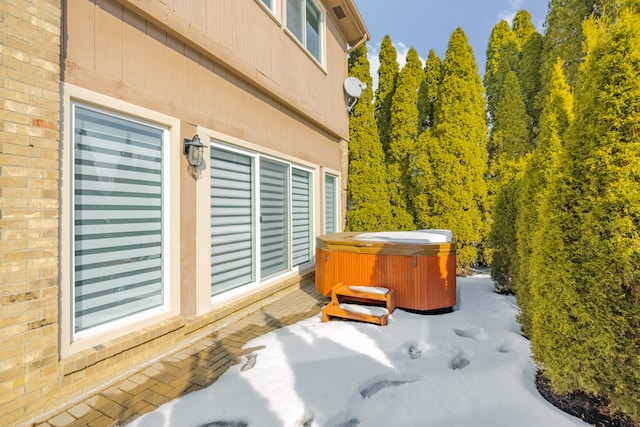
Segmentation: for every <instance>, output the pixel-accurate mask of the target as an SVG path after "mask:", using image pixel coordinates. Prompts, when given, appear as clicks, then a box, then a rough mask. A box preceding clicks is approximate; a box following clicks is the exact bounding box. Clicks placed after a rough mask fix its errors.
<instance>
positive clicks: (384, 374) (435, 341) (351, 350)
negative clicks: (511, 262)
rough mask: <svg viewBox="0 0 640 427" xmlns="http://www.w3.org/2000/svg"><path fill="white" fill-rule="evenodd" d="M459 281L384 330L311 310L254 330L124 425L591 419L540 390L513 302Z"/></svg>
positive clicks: (399, 314) (420, 426) (496, 424)
mask: <svg viewBox="0 0 640 427" xmlns="http://www.w3.org/2000/svg"><path fill="white" fill-rule="evenodd" d="M457 280H458V289H459V301H458V303H459V307H458V310H457V311H454V312H453V313H448V314H440V315H419V314H413V313H408V312H405V311H402V310H400V309H398V310H396V311H394V313H393V314H392V315H391V317H390V318H389V324H388V326H384V327H379V326H375V325H370V324H364V323H357V322H348V321H335V320H334V321H331V322H328V323H322V322H321V321H320V315H317V316H315V317H313V318H310V319H307V320H304V321H301V322H298V323H296V324H294V325H292V326H289V327H285V328H282V329H279V330H276V331H274V332H271V333H269V334H266V335H264V336H261V337H259V338H256V339H254V340H252V341H250V342H249V343H247V345H246V346H245V348H255V350H254V351H253V352H251V353H249V355H248V356H246V360H244V361H243V363H240V364H239V365H236V366H233V367H231V368H230V369H229V370H228V371H227V372H226V373H225V374H224V375H222V377H220V379H219V380H218V381H217V382H215V383H214V384H213V385H211V386H210V387H208V388H206V389H203V390H200V391H198V392H194V393H191V394H188V395H187V396H184V397H182V398H179V399H176V400H173V401H171V402H169V403H167V404H165V405H163V406H161V407H160V408H158V409H157V410H156V411H154V412H151V413H148V414H146V415H144V416H142V417H140V418H138V419H136V420H134V421H133V422H132V423H131V424H130V426H132V427H135V426H153V427H156V426H171V427H176V426H178V427H180V426H185V427H200V426H208V427H214V426H218V427H222V426H224V427H241V426H250V427H254V426H265V427H280V426H283V427H284V426H286V427H289V426H290V427H294V426H304V427H355V426H361V427H367V426H371V427H377V426H394V427H405V426H406V427H414V426H415V427H428V426H437V427H441V426H461V427H466V426H474V427H477V426H480V427H484V426H491V427H501V426H504V427H512V426H518V427H525V426H531V427H540V426H553V427H562V426H586V425H587V424H585V423H583V422H582V421H580V420H578V419H577V418H574V417H571V416H569V415H567V414H565V413H563V412H561V411H560V410H558V409H556V408H554V407H553V406H552V405H551V404H549V403H547V402H546V401H545V400H544V399H543V398H542V397H541V396H540V395H539V394H538V392H537V390H536V387H535V385H534V376H535V373H536V366H535V364H534V362H533V361H532V359H531V351H530V347H529V341H527V340H526V339H525V338H523V337H522V336H521V335H520V327H519V325H518V323H517V321H516V315H517V313H518V307H517V305H516V303H515V300H514V298H513V297H509V296H503V295H498V294H495V293H494V292H493V283H492V281H491V279H490V277H489V276H488V275H486V274H480V275H476V276H473V277H468V278H460V277H459V278H458V279H457Z"/></svg>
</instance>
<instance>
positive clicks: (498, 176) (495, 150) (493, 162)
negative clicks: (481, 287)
mask: <svg viewBox="0 0 640 427" xmlns="http://www.w3.org/2000/svg"><path fill="white" fill-rule="evenodd" d="M530 127H531V118H530V117H529V116H528V115H527V112H526V109H525V105H524V99H523V97H522V91H521V90H520V84H519V83H518V77H517V76H516V73H515V72H513V71H510V72H509V73H508V74H507V76H506V78H505V81H504V84H503V87H502V91H501V93H500V99H499V101H498V105H497V107H496V111H495V115H494V124H493V129H492V138H491V143H492V148H491V149H490V150H489V152H490V153H492V154H493V155H492V156H491V157H490V159H489V170H490V176H491V178H492V182H490V183H489V185H490V187H491V188H492V191H493V193H494V194H495V199H494V200H493V206H492V209H491V218H492V223H491V230H490V232H489V239H488V242H489V247H491V248H492V262H491V276H492V278H493V280H494V281H495V284H496V289H497V290H498V291H499V292H511V291H513V289H512V281H513V277H514V269H515V266H516V254H517V248H516V242H517V240H516V227H515V224H516V217H517V213H518V210H517V206H516V203H515V200H516V198H517V195H518V193H519V190H520V185H521V184H522V183H521V180H520V178H519V175H521V173H522V169H523V161H522V158H523V156H524V155H525V154H527V153H528V152H530V151H531V150H532V149H533V145H532V143H531V132H530Z"/></svg>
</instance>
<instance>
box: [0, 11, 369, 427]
mask: <svg viewBox="0 0 640 427" xmlns="http://www.w3.org/2000/svg"><path fill="white" fill-rule="evenodd" d="M284 3H286V1H285V0H277V4H278V7H277V8H276V9H275V12H272V11H270V10H268V9H267V7H266V6H264V4H263V3H262V1H261V0H219V1H209V0H189V1H183V0H163V1H158V0H73V1H60V0H57V1H56V0H50V1H47V0H15V1H12V2H7V1H3V2H2V5H1V8H0V22H1V23H2V25H1V27H0V61H1V62H0V69H1V71H2V72H1V73H0V102H2V107H3V108H2V116H1V117H0V237H1V238H0V248H1V249H0V425H29V424H31V423H32V422H37V421H38V420H42V419H44V418H46V417H47V416H49V415H51V414H52V413H55V412H57V411H59V410H61V409H62V408H64V407H66V406H69V405H72V404H73V403H74V402H77V401H78V400H79V399H81V398H83V397H86V396H87V395H90V394H92V393H94V392H96V391H97V390H101V389H104V388H106V387H108V386H109V385H110V384H113V383H114V382H115V381H117V380H118V379H120V378H122V377H123V376H124V375H126V374H128V373H130V372H131V371H133V370H135V369H137V368H139V367H141V366H144V365H145V364H148V363H150V362H151V361H153V360H154V359H155V358H157V357H158V356H159V355H161V354H167V353H170V352H172V351H176V350H178V349H180V348H181V347H182V346H184V345H186V344H187V343H189V342H193V341H194V340H197V339H199V338H200V337H202V336H204V335H206V334H210V333H211V332H212V331H215V330H216V329H217V328H218V327H220V326H222V325H225V324H228V323H230V322H233V321H234V319H236V318H237V317H238V316H241V315H242V313H245V312H246V311H247V310H252V309H255V308H257V307H260V306H262V305H264V304H266V303H268V302H269V301H273V300H274V299H276V298H279V297H280V296H281V295H283V294H285V293H287V292H290V290H292V289H295V288H296V287H299V286H300V285H301V284H303V283H307V282H309V281H311V280H313V273H314V268H313V263H308V264H306V265H303V266H302V267H300V268H294V269H291V270H290V271H287V272H285V273H283V274H279V275H278V276H276V277H273V278H268V280H265V281H264V283H258V284H257V285H258V286H254V287H252V288H251V289H249V290H248V291H246V292H238V293H236V294H234V295H233V296H232V297H229V298H222V299H219V300H216V301H212V300H210V296H208V295H207V292H209V285H210V283H207V281H208V280H209V279H208V277H207V274H208V273H207V272H206V271H205V270H206V269H208V268H209V267H208V265H207V263H209V260H207V257H206V256H204V255H203V254H202V252H203V251H202V248H203V246H202V243H199V240H201V239H200V237H199V236H201V235H202V233H203V231H205V232H206V228H207V227H208V225H207V218H206V214H207V212H206V210H207V206H206V205H207V204H208V197H210V196H208V195H207V191H208V189H207V187H206V185H208V184H206V183H207V179H205V178H199V179H194V177H193V174H192V173H191V171H190V170H189V169H188V167H187V162H186V159H185V157H184V155H183V154H182V141H183V139H184V138H191V137H192V136H193V135H194V134H196V133H198V134H199V135H200V136H201V137H202V138H203V142H205V144H206V145H208V143H209V137H212V138H215V140H216V141H220V142H221V143H222V144H225V145H228V146H229V147H233V148H234V149H236V148H237V149H240V150H246V151H247V152H252V153H257V155H258V154H259V155H260V156H265V157H266V158H273V159H278V160H281V161H283V162H288V164H291V165H295V166H296V167H301V168H305V170H309V171H310V172H311V173H312V174H313V177H314V180H315V181H314V184H313V189H312V191H313V206H314V213H313V220H314V223H313V233H314V235H317V234H322V233H323V230H324V226H325V224H324V217H323V197H324V188H323V182H324V174H326V173H329V174H332V175H334V176H337V177H338V178H339V180H340V185H339V188H338V191H341V192H342V197H343V199H344V195H345V183H346V175H347V173H346V159H347V157H346V156H347V144H348V143H347V141H348V116H347V113H346V100H345V97H344V95H343V90H342V83H343V81H344V79H345V78H346V76H347V60H346V59H347V51H348V48H349V46H352V45H354V44H357V43H360V42H363V41H364V40H366V38H367V36H368V35H367V32H366V28H365V27H364V24H363V23H362V21H361V18H360V16H359V15H358V13H357V9H355V5H354V3H353V1H352V0H317V1H316V3H318V5H319V6H320V7H321V8H322V9H323V11H324V17H325V22H324V25H323V34H322V44H323V51H322V55H321V57H320V60H319V61H318V60H316V59H315V58H314V57H313V56H312V55H311V54H310V53H309V52H307V51H306V49H305V48H304V46H303V45H302V44H301V43H300V42H299V41H298V40H297V39H296V38H295V36H294V35H293V34H292V33H291V32H289V30H288V29H287V28H286V22H285V18H284V13H283V12H284V9H283V4H284ZM335 7H341V8H342V9H343V10H344V11H345V12H346V14H347V18H345V19H342V20H340V19H338V18H337V17H336V15H335V14H334V12H333V9H334V8H335ZM74 103H80V104H81V105H88V106H95V107H97V108H100V109H105V110H106V111H113V112H114V113H116V114H124V115H125V116H127V117H132V118H135V119H140V120H143V121H148V122H150V123H154V124H157V125H158V126H161V127H163V128H164V129H166V133H167V135H168V139H167V142H168V148H167V153H168V159H167V163H166V164H167V168H168V169H169V170H168V171H167V177H168V178H169V179H168V185H167V188H166V191H167V194H168V195H170V200H171V206H170V207H169V210H168V211H167V212H169V218H170V219H171V221H170V226H169V228H168V229H167V230H166V234H167V236H168V238H170V239H171V240H170V241H171V245H172V247H171V249H170V253H169V254H168V255H169V256H168V257H169V258H170V261H169V263H168V265H170V269H169V270H168V271H170V272H171V275H170V277H167V278H166V280H167V282H168V289H169V293H170V296H169V301H170V303H169V307H168V310H165V311H164V312H162V313H159V314H158V315H157V316H152V317H149V318H146V319H142V321H140V322H137V323H135V324H131V323H129V324H125V325H124V326H122V327H120V329H117V328H115V329H113V330H108V331H107V332H104V333H100V334H96V335H95V336H92V337H88V338H86V339H85V338H83V339H82V340H77V339H75V338H74V337H73V336H72V335H71V332H70V331H71V326H70V320H69V319H70V318H71V307H70V305H71V300H72V297H71V289H72V286H73V284H72V283H71V276H72V275H71V272H70V266H71V262H70V260H71V259H72V256H73V255H72V251H71V240H72V238H71V234H72V229H71V224H72V222H71V216H70V215H71V213H70V212H71V211H72V210H73V206H72V203H71V197H72V195H71V187H70V182H71V181H72V180H73V176H71V171H72V169H71V165H70V163H71V161H70V159H71V154H70V153H71V152H72V151H73V149H72V146H71V136H70V134H71V125H70V116H71V111H70V108H71V107H70V106H71V105H73V104H74ZM207 150H208V148H207ZM207 150H205V155H207V156H208V151H207ZM207 164H208V161H207ZM203 173H208V170H205V171H204V172H203ZM345 205H346V204H345V203H344V202H341V203H338V208H339V209H340V210H341V212H342V216H341V218H342V219H343V218H344V209H345ZM203 213H204V214H205V216H204V217H203V215H202V214H203ZM204 248H205V249H206V245H205V246H204ZM205 252H206V251H205ZM209 295H210V294H209Z"/></svg>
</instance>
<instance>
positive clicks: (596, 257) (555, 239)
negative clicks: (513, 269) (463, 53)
mask: <svg viewBox="0 0 640 427" xmlns="http://www.w3.org/2000/svg"><path fill="white" fill-rule="evenodd" d="M584 29H585V35H586V43H585V46H586V49H587V50H586V52H587V54H586V60H585V62H584V64H583V66H582V67H581V74H580V85H579V87H578V89H577V91H576V102H575V115H576V118H575V122H574V125H573V126H572V127H571V128H570V130H569V132H568V134H567V138H566V143H565V145H564V149H563V152H562V153H563V154H562V168H559V169H558V172H557V173H556V174H555V176H554V177H553V179H552V183H551V185H550V187H549V192H548V194H547V196H546V197H545V201H544V202H543V205H542V208H541V211H540V215H539V217H540V219H541V221H540V226H541V228H540V231H539V233H538V234H536V236H535V237H534V244H533V247H534V253H533V261H532V265H531V271H532V279H533V280H532V283H531V291H532V296H533V303H534V310H533V318H532V329H533V334H532V347H533V352H534V356H535V358H536V359H537V360H538V361H539V362H540V363H541V366H543V367H544V374H545V375H546V376H547V377H548V378H549V379H550V380H551V384H552V386H553V387H554V389H555V390H556V391H559V392H565V391H570V390H582V391H585V392H587V393H591V394H594V395H597V396H602V397H605V398H608V399H609V400H610V401H611V404H612V406H613V407H614V408H618V409H620V410H622V411H624V412H625V413H626V414H627V415H629V416H630V417H631V418H632V419H633V420H635V421H636V422H640V333H638V331H640V178H639V175H638V171H640V79H638V75H640V49H638V46H639V45H640V15H639V14H638V13H637V12H631V11H623V12H621V13H620V15H619V16H618V17H617V20H616V21H615V23H614V24H612V25H608V24H607V23H606V21H605V22H604V23H603V21H599V22H596V21H593V20H589V21H587V23H586V24H585V27H584Z"/></svg>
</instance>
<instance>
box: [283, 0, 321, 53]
mask: <svg viewBox="0 0 640 427" xmlns="http://www.w3.org/2000/svg"><path fill="white" fill-rule="evenodd" d="M322 22H323V13H322V11H321V9H320V8H319V7H318V6H317V5H316V3H315V2H314V1H313V0H287V28H288V29H289V31H291V32H292V33H293V35H294V36H296V38H297V39H298V40H299V41H300V42H301V43H302V44H303V45H304V47H305V48H307V50H308V51H309V53H310V54H311V55H313V57H314V58H316V59H317V60H318V62H322V60H321V58H322Z"/></svg>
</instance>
